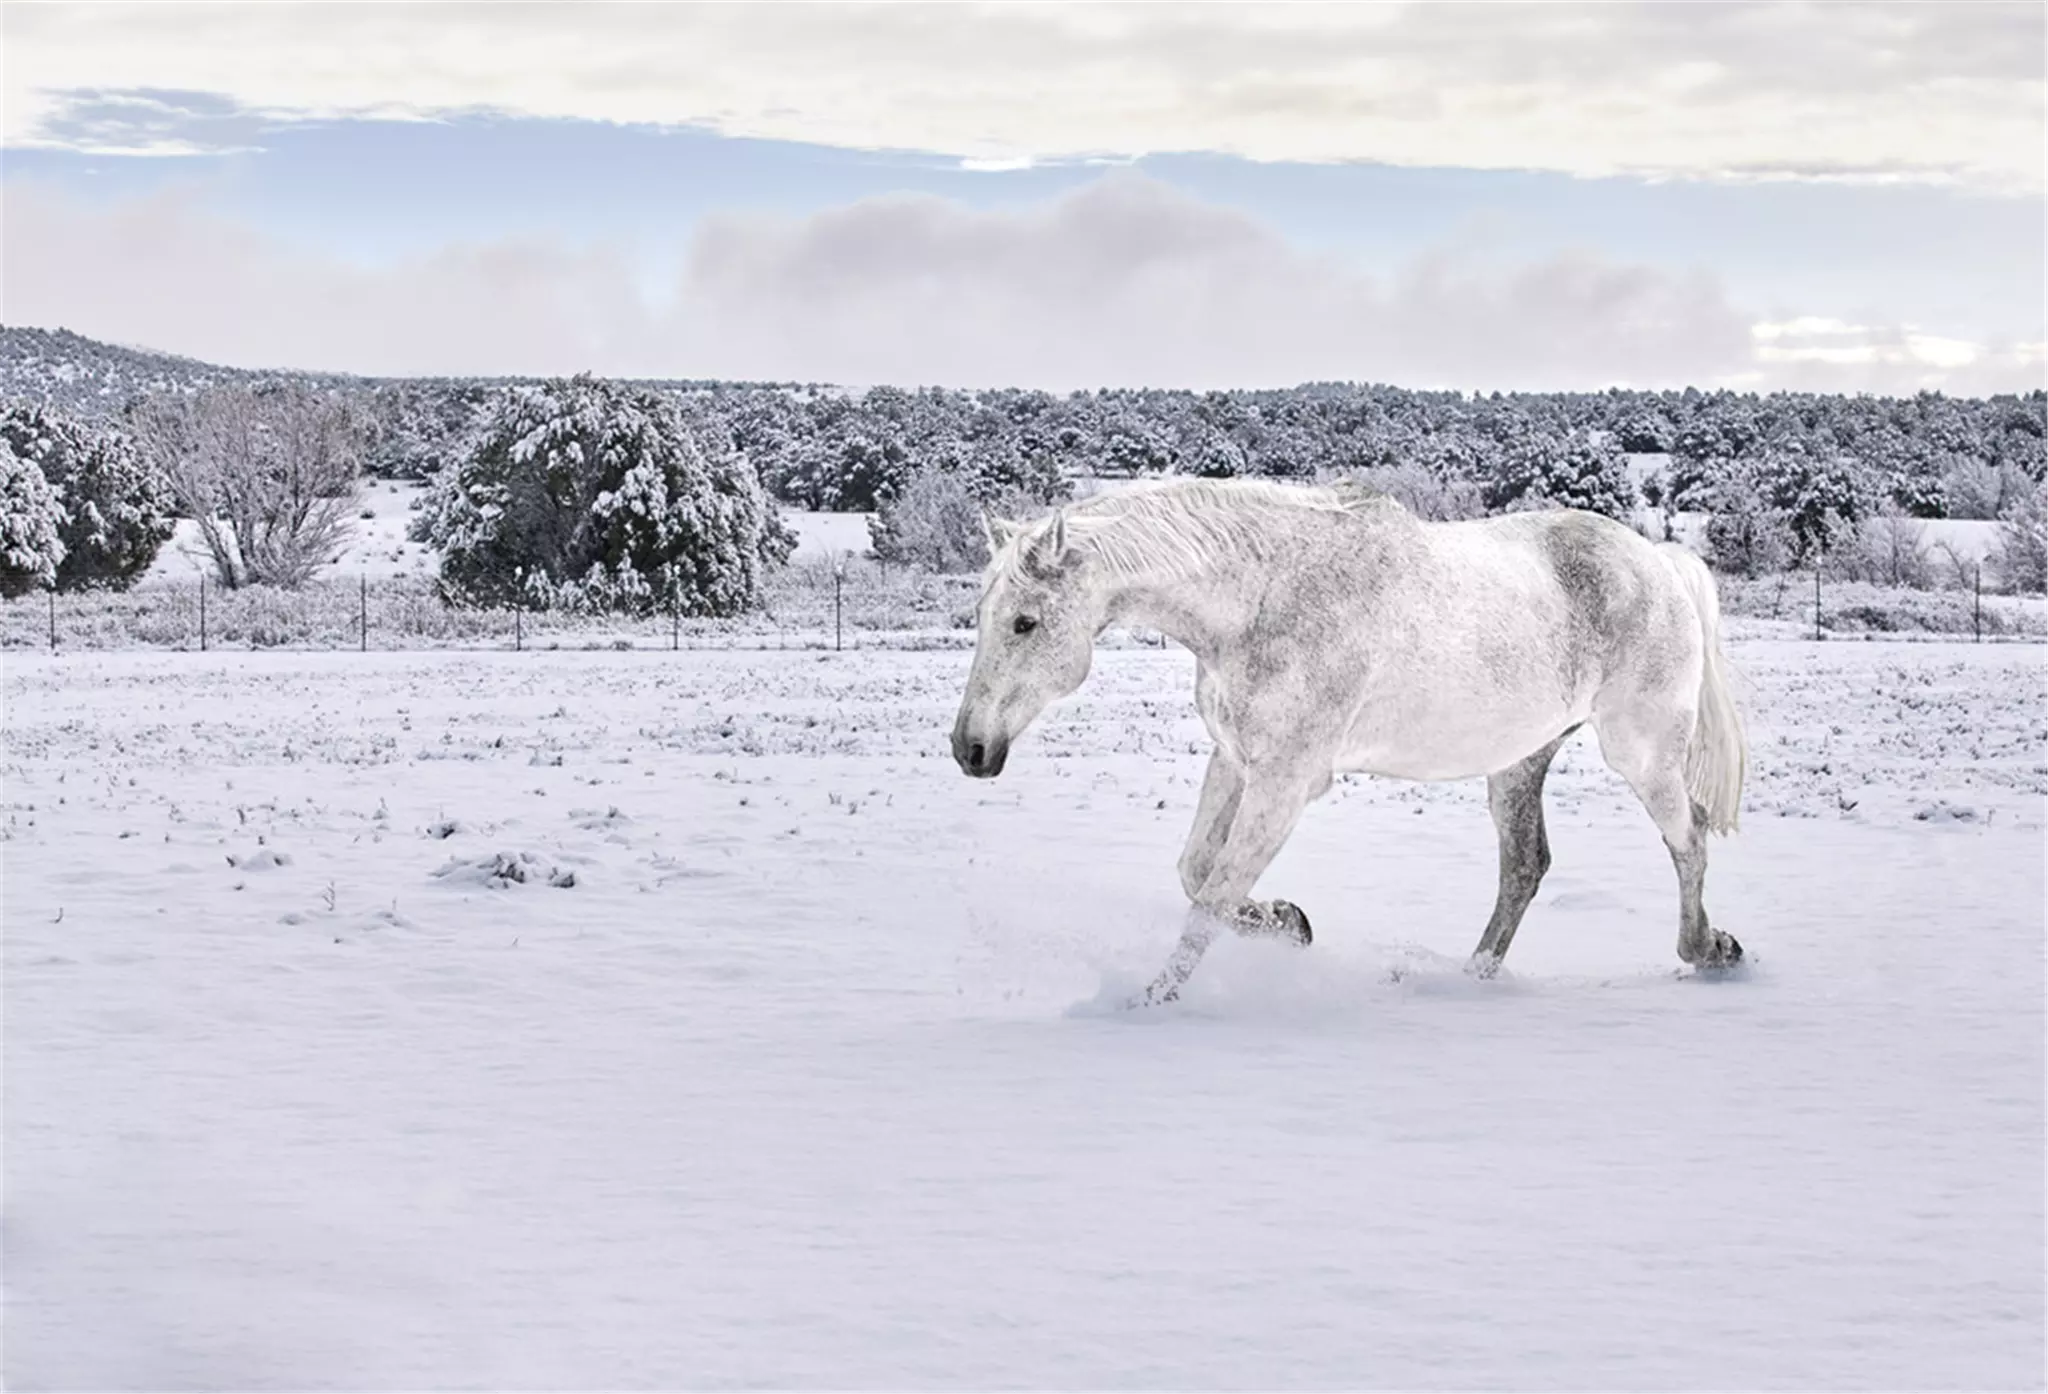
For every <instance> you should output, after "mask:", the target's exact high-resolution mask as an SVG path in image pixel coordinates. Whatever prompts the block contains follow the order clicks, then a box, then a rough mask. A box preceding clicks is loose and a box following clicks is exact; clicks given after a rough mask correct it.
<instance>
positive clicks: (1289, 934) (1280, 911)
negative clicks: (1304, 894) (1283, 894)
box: [1273, 900, 1316, 949]
mask: <svg viewBox="0 0 2048 1394" xmlns="http://www.w3.org/2000/svg"><path fill="white" fill-rule="evenodd" d="M1273 918H1274V919H1276V920H1278V921H1279V922H1280V934H1281V935H1282V937H1284V938H1288V939H1292V940H1293V941H1294V942H1295V943H1297V944H1299V945H1300V946H1301V947H1302V948H1304V949H1305V948H1307V947H1308V946H1309V945H1310V944H1313V943H1315V941H1316V936H1315V931H1314V930H1312V929H1310V928H1309V923H1308V916H1307V915H1304V914H1303V913H1302V911H1301V907H1300V906H1299V905H1296V904H1295V903H1294V902H1293V901H1291V900H1276V901H1274V902H1273Z"/></svg>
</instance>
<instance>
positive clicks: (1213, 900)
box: [1136, 757, 1316, 1006]
mask: <svg viewBox="0 0 2048 1394" xmlns="http://www.w3.org/2000/svg"><path fill="white" fill-rule="evenodd" d="M1216 758H1220V757H1212V760H1213V759H1216ZM1210 773H1211V775H1212V777H1214V776H1215V775H1216V767H1215V765H1214V764H1213V763H1212V764H1211V766H1210ZM1237 778H1238V780H1239V787H1238V790H1237V797H1236V800H1235V806H1234V808H1233V809H1232V810H1231V816H1230V818H1229V820H1228V824H1227V826H1224V827H1223V828H1222V829H1221V838H1220V840H1219V841H1218V843H1217V844H1216V846H1215V849H1214V851H1213V853H1212V854H1211V855H1210V857H1209V863H1208V868H1207V873H1206V874H1205V875H1204V876H1203V877H1202V879H1201V881H1200V883H1199V884H1195V885H1191V886H1189V887H1188V898H1189V900H1191V901H1192V902H1193V904H1192V905H1191V906H1189V908H1188V914H1187V920H1186V923H1185V925H1184V926H1183V928H1182V930H1181V936H1180V942H1179V943H1178V944H1177V945H1175V946H1174V950H1173V953H1172V955H1171V956H1170V957H1169V958H1168V959H1167V962H1166V967H1165V968H1164V969H1162V970H1161V971H1160V973H1159V976H1158V977H1157V978H1154V979H1153V980H1152V982H1151V984H1150V985H1149V986H1148V987H1146V989H1145V991H1144V992H1143V993H1142V994H1141V995H1140V996H1139V998H1138V1000H1137V1003H1136V1005H1139V1006H1152V1005H1155V1004H1157V1003H1161V1002H1171V1001H1173V1000H1174V999H1175V998H1176V997H1178V996H1179V995H1180V989H1181V986H1182V985H1183V984H1184V983H1186V982H1187V980H1188V979H1189V978H1190V977H1191V976H1193V974H1194V971H1195V968H1196V966H1197V965H1199V964H1200V963H1201V961H1202V956H1203V955H1204V954H1206V953H1207V952H1208V951H1209V946H1210V945H1211V944H1212V943H1214V942H1215V940H1216V936H1217V934H1219V933H1220V932H1222V931H1223V930H1225V929H1232V930H1236V931H1237V932H1238V933H1240V934H1272V933H1282V934H1287V935H1289V937H1292V938H1294V939H1295V940H1296V942H1298V943H1303V944H1305V943H1307V942H1308V941H1309V928H1308V917H1307V916H1305V915H1303V914H1302V913H1301V911H1300V910H1299V909H1297V908H1296V907H1294V906H1292V905H1290V904H1288V903H1287V902H1286V901H1274V902H1272V904H1271V905H1270V906H1267V905H1260V904H1257V903H1255V902H1253V901H1251V900H1248V899H1247V898H1246V897H1247V896H1248V895H1249V894H1250V893H1251V889H1252V886H1253V885H1254V884H1255V883H1256V882H1257V881H1258V879H1259V876H1260V875H1261V874H1262V873H1263V872H1264V871H1265V869H1266V867H1267V866H1268V865H1269V864H1271V862H1272V860H1273V858H1274V857H1276V856H1278V855H1279V853H1280V849H1281V847H1283V846H1284V845H1286V842H1287V837H1288V834H1290V833H1292V832H1293V831H1294V825H1295V823H1297V822H1298V821H1299V820H1300V818H1301V811H1302V809H1304V808H1306V807H1307V806H1308V802H1309V800H1310V798H1312V797H1313V796H1314V795H1315V793H1316V783H1315V781H1314V780H1313V779H1311V778H1308V777H1305V776H1302V775H1299V774H1296V773H1294V772H1291V771H1290V772H1286V773H1274V772H1265V771H1260V770H1256V769H1254V770H1247V771H1244V772H1243V773H1242V774H1240V775H1238V776H1237ZM1208 792H1209V784H1208V782H1206V781H1205V783H1204V785H1203V794H1204V796H1205V802H1206V796H1207V794H1208ZM1199 831H1201V827H1200V819H1199V818H1198V819H1197V832H1199ZM1189 851H1190V852H1193V851H1194V846H1193V843H1192V841H1191V842H1190V847H1189ZM1182 871H1183V875H1184V876H1185V874H1186V872H1187V866H1186V859H1185V857H1184V858H1183V866H1182Z"/></svg>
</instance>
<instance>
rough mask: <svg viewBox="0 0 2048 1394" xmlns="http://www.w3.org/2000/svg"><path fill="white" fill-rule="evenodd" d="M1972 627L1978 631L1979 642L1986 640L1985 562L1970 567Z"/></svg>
mask: <svg viewBox="0 0 2048 1394" xmlns="http://www.w3.org/2000/svg"><path fill="white" fill-rule="evenodd" d="M1970 575H1971V580H1970V591H1971V595H1970V628H1971V629H1973V630H1975V631H1976V634H1977V642H1978V643H1980V644H1981V643H1983V642H1984V563H1983V562H1981V561H1980V562H1978V563H1977V564H1976V565H1975V566H1972V567H1971V568H1970Z"/></svg>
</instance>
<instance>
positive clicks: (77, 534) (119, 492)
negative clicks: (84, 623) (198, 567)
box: [0, 403, 176, 590]
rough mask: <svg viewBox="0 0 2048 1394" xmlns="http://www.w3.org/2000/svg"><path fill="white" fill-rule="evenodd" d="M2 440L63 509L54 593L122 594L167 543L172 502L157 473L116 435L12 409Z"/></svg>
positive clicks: (5, 415)
mask: <svg viewBox="0 0 2048 1394" xmlns="http://www.w3.org/2000/svg"><path fill="white" fill-rule="evenodd" d="M0 440H4V441H5V442H6V443H7V444H8V445H9V446H10V447H12V448H13V451H14V453H15V454H16V455H18V456H19V457H21V458H22V459H24V460H27V461H29V462H31V463H32V464H34V465H36V466H37V467H39V468H40V469H41V470H42V472H43V477H44V479H46V480H48V481H49V484H50V487H51V488H52V489H53V490H55V491H56V494H57V498H58V501H59V503H60V505H61V507H62V510H63V522H62V523H61V524H60V526H59V529H58V535H59V536H60V537H61V539H62V540H63V543H64V560H63V561H62V562H61V563H60V564H59V565H58V567H57V589H59V590H90V589H98V588H105V589H110V590H126V589H127V588H128V587H129V586H132V585H134V584H135V582H136V580H137V579H138V578H139V577H140V576H141V575H142V573H143V572H145V571H147V570H148V569H149V565H150V563H151V562H153V561H155V560H156V554H157V551H158V549H159V548H161V547H162V546H163V544H164V543H165V541H167V540H168V539H169V538H170V535H171V529H172V526H173V523H174V514H175V510H176V504H175V501H174V499H173V498H172V494H171V486H170V483H169V481H168V480H166V479H165V478H164V476H163V474H162V472H160V471H159V470H157V469H156V468H155V467H154V466H152V465H151V464H150V463H149V462H148V461H147V460H145V459H144V458H143V456H142V453H141V452H140V451H138V450H137V449H136V448H135V444H134V442H133V441H131V440H129V439H128V437H127V436H125V435H123V434H121V433H120V432H118V431H114V430H111V429H108V428H106V427H103V426H91V425H87V424H85V423H83V422H78V421H73V420H70V419H68V418H66V417H62V416H58V415H56V414H54V413H52V412H49V411H46V410H45V409H43V408H42V407H39V406H32V405H28V404H25V403H24V404H17V405H15V406H11V407H8V408H7V409H5V410H4V411H0Z"/></svg>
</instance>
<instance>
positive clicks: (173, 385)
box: [0, 325, 345, 419]
mask: <svg viewBox="0 0 2048 1394" xmlns="http://www.w3.org/2000/svg"><path fill="white" fill-rule="evenodd" d="M268 376H276V375H275V374H259V373H252V372H249V371H247V370H245V369H240V368H223V367H221V366H219V365H218V364H213V363H202V362H200V361H199V360H198V359H195V358H180V357H178V356H177V355H176V354H171V353H157V352H154V351H153V350H150V349H135V348H123V347H121V346H120V345H118V344H108V343H102V342H100V341H99V340H98V339H88V338H86V337H85V336H84V335H83V334H74V333H72V332H71V331H70V330H68V329H30V328H26V327H22V326H16V325H5V326H0V398H5V399H6V400H9V401H18V400H28V401H34V402H41V403H43V404H45V405H47V406H50V407H53V408H56V409H57V410H59V411H62V412H64V413H65V414H67V415H71V416H78V417H85V418H88V419H93V418H105V417H111V416H116V415H119V414H120V411H121V408H122V407H123V406H125V405H127V403H128V402H129V401H130V400H132V399H133V398H136V397H139V396H142V395H144V394H146V393H150V392H166V391H170V392H190V391H193V390H195V389H197V388H201V387H206V386H209V385H211V384H213V383H219V382H232V381H236V380H238V379H246V378H253V377H268ZM290 376H293V377H308V376H324V377H332V375H313V374H299V373H294V374H290ZM334 380H335V381H344V380H345V379H340V378H334Z"/></svg>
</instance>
